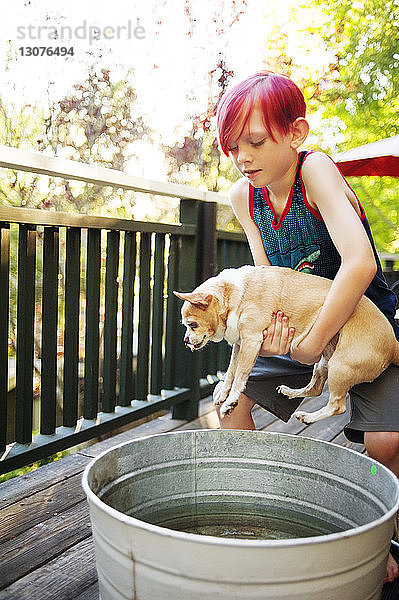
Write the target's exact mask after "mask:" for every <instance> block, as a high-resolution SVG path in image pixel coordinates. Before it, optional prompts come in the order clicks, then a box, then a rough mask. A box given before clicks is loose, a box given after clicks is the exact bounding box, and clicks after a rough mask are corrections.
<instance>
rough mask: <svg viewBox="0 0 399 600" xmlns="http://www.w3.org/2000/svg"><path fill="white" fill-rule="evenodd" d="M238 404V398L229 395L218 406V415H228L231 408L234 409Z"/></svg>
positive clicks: (231, 410)
mask: <svg viewBox="0 0 399 600" xmlns="http://www.w3.org/2000/svg"><path fill="white" fill-rule="evenodd" d="M237 404H238V398H236V396H233V397H231V395H230V396H229V397H228V399H227V400H226V401H225V402H223V404H222V406H221V407H220V416H221V417H224V416H225V415H229V414H230V413H232V412H233V410H234V409H235V407H236V406H237Z"/></svg>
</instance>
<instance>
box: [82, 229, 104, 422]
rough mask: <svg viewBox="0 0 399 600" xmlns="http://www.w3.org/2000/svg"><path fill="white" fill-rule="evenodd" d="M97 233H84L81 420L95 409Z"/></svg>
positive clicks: (98, 275) (93, 230)
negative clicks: (83, 358) (83, 336)
mask: <svg viewBox="0 0 399 600" xmlns="http://www.w3.org/2000/svg"><path fill="white" fill-rule="evenodd" d="M100 264H101V230H100V229H89V230H88V232H87V269H86V339H85V381H84V403H83V416H84V418H85V419H95V418H96V416H97V408H98V375H99V348H100V332H99V311H100Z"/></svg>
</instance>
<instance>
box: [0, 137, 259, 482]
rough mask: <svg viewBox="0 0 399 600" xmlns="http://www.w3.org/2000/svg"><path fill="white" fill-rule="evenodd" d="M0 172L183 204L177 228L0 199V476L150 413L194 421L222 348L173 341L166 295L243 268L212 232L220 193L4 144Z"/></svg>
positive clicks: (238, 239)
mask: <svg viewBox="0 0 399 600" xmlns="http://www.w3.org/2000/svg"><path fill="white" fill-rule="evenodd" d="M0 166H4V167H8V168H13V169H23V170H28V171H33V172H39V173H40V172H41V173H46V174H49V175H54V176H63V177H65V178H75V179H82V180H84V181H92V182H93V181H94V182H96V183H98V184H100V185H114V186H115V187H124V188H125V189H137V190H140V191H146V192H150V193H151V192H152V193H163V194H164V195H169V196H179V197H180V198H181V200H180V224H179V225H165V224H160V223H149V222H136V221H130V220H120V219H109V218H102V217H92V216H83V215H73V214H67V213H56V212H51V211H42V210H35V209H28V208H10V207H5V206H3V207H0V251H1V262H0V455H1V462H0V469H1V471H0V472H1V473H4V472H7V471H9V470H12V469H15V468H17V467H19V466H23V465H25V464H29V463H31V462H33V461H35V460H37V459H39V458H43V457H46V456H48V455H50V454H53V453H54V452H58V451H60V450H63V449H65V448H68V447H71V446H74V445H76V444H78V443H81V442H84V441H87V440H89V439H91V438H96V437H98V436H99V435H102V434H104V433H106V432H108V431H111V430H113V429H116V428H118V427H120V426H122V425H126V424H128V423H131V422H133V421H135V420H137V419H140V418H142V417H145V416H147V415H149V414H151V413H154V412H157V411H159V410H161V409H167V408H170V407H172V408H173V417H174V418H186V419H189V418H194V417H195V416H196V415H197V411H198V402H199V400H200V398H201V397H203V396H205V395H207V394H209V393H211V391H212V388H213V386H214V385H215V383H216V382H217V381H218V373H220V372H221V371H223V370H225V369H226V366H227V364H228V359H229V348H228V346H227V345H225V344H217V345H216V344H210V345H209V347H208V348H206V349H205V350H203V351H202V352H198V353H191V352H190V351H188V350H187V349H186V348H185V347H184V344H183V333H184V328H183V327H182V325H181V324H180V305H181V301H179V300H178V299H177V298H176V297H175V296H174V295H173V294H172V290H174V289H177V290H181V291H188V290H191V289H193V288H194V287H195V286H196V285H198V284H199V283H200V282H201V281H203V280H204V279H206V278H207V277H209V276H211V275H213V274H214V273H215V272H216V271H219V270H220V269H222V268H225V267H229V266H239V265H242V264H249V263H251V262H252V261H251V257H250V253H249V249H248V246H247V244H246V243H245V239H244V236H242V235H241V234H234V233H226V232H222V231H217V230H216V209H217V202H216V201H215V200H219V199H220V200H221V201H225V199H224V198H222V197H220V196H219V195H217V194H209V193H206V192H202V191H200V190H194V189H192V188H188V187H183V186H178V185H176V186H173V184H156V183H154V182H152V185H151V184H149V182H146V181H145V180H138V179H137V178H133V177H129V176H126V174H123V173H118V172H116V171H112V170H111V169H98V168H95V167H91V166H89V165H82V164H79V163H72V161H62V160H58V159H53V158H46V157H42V156H40V155H36V154H31V153H24V152H19V151H16V150H15V149H11V148H0ZM150 183H151V182H150ZM182 192H183V193H182ZM190 195H191V196H194V197H191V198H190ZM13 257H14V259H13ZM14 263H16V264H17V274H16V276H15V274H12V272H11V271H12V269H11V266H12V265H13V264H14ZM61 264H62V266H63V269H61V268H60V266H61ZM15 287H16V289H11V288H15ZM13 302H14V303H16V306H13ZM10 314H15V315H16V332H17V333H16V340H17V341H16V353H15V357H14V358H12V357H11V360H14V362H15V367H16V382H15V389H14V387H13V386H11V389H10V373H9V364H10V356H9V321H10ZM36 413H38V416H37V415H36ZM36 422H37V423H38V425H35V423H36ZM36 427H37V429H38V430H37V431H35V428H36Z"/></svg>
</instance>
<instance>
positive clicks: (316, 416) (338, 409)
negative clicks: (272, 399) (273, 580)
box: [293, 365, 352, 424]
mask: <svg viewBox="0 0 399 600" xmlns="http://www.w3.org/2000/svg"><path fill="white" fill-rule="evenodd" d="M351 386H352V384H351V382H350V381H349V379H348V373H347V370H346V369H342V368H337V367H336V365H335V368H330V371H329V374H328V387H329V391H330V396H329V399H328V403H327V404H326V405H325V406H323V408H320V410H316V411H315V412H312V413H307V412H304V411H302V410H297V411H296V412H294V415H293V416H294V417H296V418H297V419H299V421H302V423H307V424H309V423H315V422H316V421H320V420H321V419H325V418H326V417H333V416H334V415H341V414H342V413H344V412H345V411H346V394H347V392H348V391H349V389H350V387H351Z"/></svg>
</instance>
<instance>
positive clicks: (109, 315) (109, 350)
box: [102, 231, 120, 412]
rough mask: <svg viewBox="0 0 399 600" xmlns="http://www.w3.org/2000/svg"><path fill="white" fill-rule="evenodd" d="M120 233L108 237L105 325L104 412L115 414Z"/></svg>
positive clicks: (110, 233)
mask: <svg viewBox="0 0 399 600" xmlns="http://www.w3.org/2000/svg"><path fill="white" fill-rule="evenodd" d="M119 240H120V234H119V231H109V232H108V235H107V262H106V277H105V324H104V365H103V390H104V395H103V401H102V409H103V411H104V412H113V411H114V410H115V404H116V367H117V360H116V343H117V313H118V269H119Z"/></svg>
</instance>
